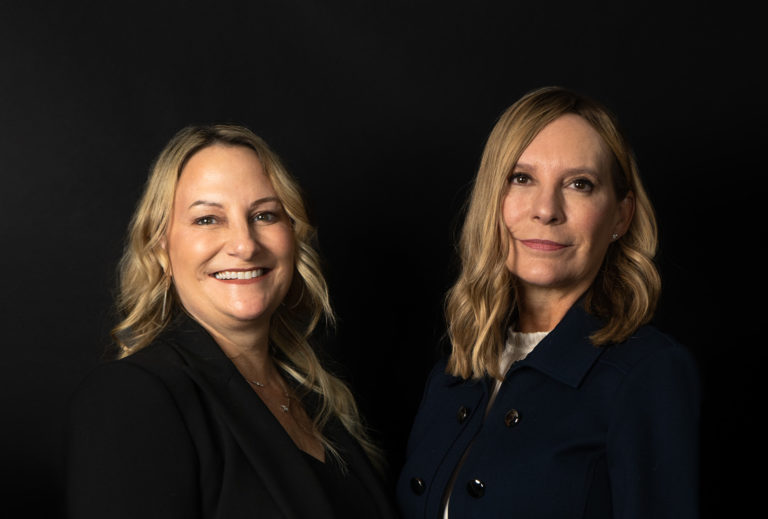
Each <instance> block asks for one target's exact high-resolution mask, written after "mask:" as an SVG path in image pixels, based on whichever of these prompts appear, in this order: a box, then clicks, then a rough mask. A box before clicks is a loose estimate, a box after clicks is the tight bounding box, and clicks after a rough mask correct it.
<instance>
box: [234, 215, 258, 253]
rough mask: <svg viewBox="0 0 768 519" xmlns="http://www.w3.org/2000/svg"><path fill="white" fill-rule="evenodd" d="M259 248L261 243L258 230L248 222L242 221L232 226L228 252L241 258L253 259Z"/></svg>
mask: <svg viewBox="0 0 768 519" xmlns="http://www.w3.org/2000/svg"><path fill="white" fill-rule="evenodd" d="M259 250H261V244H260V243H259V239H258V235H257V233H256V230H255V229H254V228H253V227H252V226H251V225H249V224H248V222H242V223H240V224H237V225H234V226H232V227H231V228H230V235H229V240H228V243H227V253H228V254H229V255H230V256H234V257H237V258H240V259H246V260H247V259H251V258H252V257H253V256H254V255H255V254H256V253H257V252H258V251H259Z"/></svg>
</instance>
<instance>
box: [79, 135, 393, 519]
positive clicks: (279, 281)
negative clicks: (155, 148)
mask: <svg viewBox="0 0 768 519" xmlns="http://www.w3.org/2000/svg"><path fill="white" fill-rule="evenodd" d="M313 233H314V231H313V229H312V227H311V226H310V225H309V223H308V221H307V216H306V211H305V209H304V204H303V201H302V199H301V195H300V192H299V189H298V186H297V184H296V183H295V181H294V180H293V179H292V177H291V176H289V174H288V173H287V171H286V170H285V169H284V168H283V166H282V165H281V163H280V161H279V159H278V157H277V156H276V155H275V154H274V153H273V152H272V151H271V150H270V149H269V148H268V146H267V145H266V144H265V143H264V142H263V141H262V140H261V139H260V138H259V137H257V136H256V135H254V134H253V133H251V132H250V131H249V130H247V129H245V128H242V127H237V126H228V125H219V126H209V127H189V128H185V129H183V130H182V131H180V132H179V133H178V134H177V135H176V136H175V137H174V138H173V139H172V140H171V141H170V143H169V144H168V145H167V146H166V148H165V149H164V150H163V151H162V153H161V154H160V156H159V157H158V159H157V161H156V163H155V164H154V167H153V169H152V172H151V174H150V177H149V180H148V182H147V185H146V188H145V191H144V194H143V196H142V198H141V200H140V202H139V205H138V208H137V210H136V212H135V214H134V217H133V219H132V221H131V225H130V230H129V236H128V242H127V245H126V249H125V253H124V255H123V258H122V261H121V264H120V291H119V297H118V308H119V310H120V313H121V316H122V321H121V322H120V323H119V324H118V325H117V326H116V328H115V329H114V333H113V334H114V337H115V340H116V343H117V344H118V346H119V348H120V352H119V355H118V357H119V360H114V361H111V362H107V363H105V364H103V365H101V366H99V367H97V368H96V369H95V370H94V371H93V372H92V373H91V374H90V375H89V376H88V377H86V379H85V380H84V382H83V383H82V384H81V386H80V387H79V389H78V391H77V392H76V394H75V396H74V398H73V400H72V405H71V425H70V430H69V440H68V442H69V449H68V475H67V476H68V484H67V485H68V487H67V497H68V513H69V516H70V517H72V518H100V519H102V518H106V517H109V518H111V519H113V518H122V517H125V518H128V517H132V518H133V517H142V518H151V517H157V518H163V519H171V518H179V519H182V518H183V519H190V518H214V517H217V518H227V519H230V518H238V517H243V518H246V517H247V518H254V517H291V518H297V519H298V518H309V517H312V518H317V517H325V518H335V517H380V518H391V517H394V516H395V513H394V507H393V506H392V505H391V504H390V501H389V499H388V496H387V493H386V491H385V490H384V488H383V487H382V485H381V482H380V480H379V476H378V473H377V471H376V470H375V469H374V466H373V463H372V461H371V460H374V462H375V461H376V460H377V459H379V458H378V457H379V454H378V452H377V450H376V448H375V447H374V446H373V445H372V444H371V442H370V440H369V439H368V437H367V435H366V433H365V430H364V428H363V426H362V424H361V421H360V417H359V415H358V412H357V409H356V406H355V402H354V399H353V397H352V395H351V393H350V391H349V390H348V389H347V387H346V386H345V385H344V384H343V383H342V382H341V381H340V380H339V379H337V378H336V377H334V376H333V375H331V374H330V373H328V372H327V371H326V370H325V369H324V368H323V367H322V365H321V364H320V362H319V361H318V358H317V356H316V355H315V352H314V350H313V348H312V347H311V346H310V344H309V337H310V335H311V333H312V331H313V330H314V328H315V326H316V325H317V323H318V322H319V320H320V319H322V318H326V319H329V320H332V318H333V315H332V312H331V308H330V305H329V298H328V293H327V287H326V284H325V281H324V279H323V276H322V274H321V272H320V269H319V261H318V258H317V255H316V253H315V251H314V250H313V248H312V247H311V245H310V242H311V240H312V238H313Z"/></svg>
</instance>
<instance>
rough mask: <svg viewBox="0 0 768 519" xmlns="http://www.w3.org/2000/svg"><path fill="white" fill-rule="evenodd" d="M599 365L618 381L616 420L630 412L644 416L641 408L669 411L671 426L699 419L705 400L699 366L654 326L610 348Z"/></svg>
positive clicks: (680, 347) (614, 400)
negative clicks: (702, 395)
mask: <svg viewBox="0 0 768 519" xmlns="http://www.w3.org/2000/svg"><path fill="white" fill-rule="evenodd" d="M598 362H599V364H600V365H601V366H602V367H603V369H604V370H606V371H610V372H613V373H614V375H613V376H611V377H610V378H612V379H613V380H614V381H615V382H616V384H615V385H613V391H612V393H613V397H612V398H613V402H614V404H615V407H616V409H615V410H616V411H617V412H616V415H615V416H616V418H621V417H622V416H624V415H625V414H626V413H625V412H629V409H634V411H633V413H634V415H635V418H637V416H638V415H642V414H643V413H642V412H639V411H638V410H639V409H645V410H654V412H656V413H661V412H662V410H664V409H666V410H668V411H669V413H668V414H669V416H670V417H669V419H668V420H667V423H670V421H672V420H680V419H682V417H683V416H686V417H689V418H690V420H689V421H690V423H695V421H696V420H697V418H696V416H697V415H698V408H699V406H700V400H701V377H700V372H699V366H698V363H697V362H696V360H695V358H694V357H693V355H692V354H691V352H690V351H689V350H688V348H686V347H685V346H683V345H682V344H680V343H679V342H677V341H676V340H675V339H673V338H672V337H670V336H669V335H667V334H665V333H663V332H661V331H659V330H658V329H657V328H655V327H654V326H644V327H642V328H640V329H639V330H637V332H636V333H635V334H633V335H632V336H631V337H630V338H629V339H628V340H626V341H625V342H623V343H620V344H614V345H612V346H608V347H607V349H606V351H605V352H604V354H603V355H602V356H601V357H600V359H599V361H598ZM620 408H623V409H624V411H619V410H618V409H620ZM673 410H674V411H673ZM673 416H674V418H673ZM625 418H626V417H625ZM635 418H633V419H635ZM648 419H649V420H650V419H651V418H650V417H649V418H648Z"/></svg>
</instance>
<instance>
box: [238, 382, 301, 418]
mask: <svg viewBox="0 0 768 519" xmlns="http://www.w3.org/2000/svg"><path fill="white" fill-rule="evenodd" d="M248 382H250V383H251V384H253V385H254V386H256V387H257V388H258V389H264V388H265V387H267V385H266V384H264V383H263V382H259V381H258V380H249V381H248ZM283 396H285V398H286V400H287V402H286V403H285V404H278V405H279V406H280V410H281V411H282V412H284V413H287V412H288V411H290V410H291V395H289V394H288V391H285V390H283Z"/></svg>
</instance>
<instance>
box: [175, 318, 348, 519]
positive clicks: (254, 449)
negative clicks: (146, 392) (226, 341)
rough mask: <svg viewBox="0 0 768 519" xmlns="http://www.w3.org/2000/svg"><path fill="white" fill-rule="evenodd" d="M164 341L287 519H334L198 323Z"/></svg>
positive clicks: (292, 448) (314, 483) (287, 443)
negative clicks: (176, 355) (181, 358)
mask: <svg viewBox="0 0 768 519" xmlns="http://www.w3.org/2000/svg"><path fill="white" fill-rule="evenodd" d="M173 335H174V336H172V337H168V339H167V340H168V342H172V343H173V344H174V346H175V348H176V349H177V351H178V352H179V354H180V355H181V356H182V357H183V358H184V360H185V362H186V366H185V368H184V369H185V371H186V372H187V374H188V376H189V377H190V379H192V380H193V381H194V382H195V384H196V385H197V386H198V387H199V389H200V392H201V394H203V395H204V397H205V398H206V400H207V401H208V403H209V405H210V406H211V409H212V410H213V412H214V413H215V414H216V416H217V417H218V418H219V419H220V420H221V421H222V422H223V423H224V424H226V427H227V428H228V429H229V430H230V431H231V433H232V436H233V437H234V438H235V441H237V443H238V444H239V446H240V448H241V449H242V451H243V453H245V456H246V458H247V459H248V461H249V462H250V464H251V465H252V466H253V469H254V470H255V472H256V473H257V474H258V477H259V479H260V480H261V482H262V483H263V485H264V487H265V488H266V489H267V491H268V492H269V493H270V495H271V496H272V498H273V499H274V501H275V502H276V503H277V504H278V506H279V507H280V508H281V509H282V510H283V511H284V513H285V516H286V517H288V518H294V517H295V518H299V517H318V518H326V517H327V518H329V519H330V518H333V517H334V515H333V511H332V509H331V504H330V503H329V501H328V499H327V497H326V496H325V494H324V492H323V491H322V486H321V484H320V482H319V481H318V480H317V477H316V476H315V473H314V472H313V471H312V469H311V468H310V467H309V465H308V464H307V462H306V461H305V460H304V459H303V455H302V454H301V452H300V451H299V449H298V448H297V447H296V445H295V444H294V443H293V440H291V438H290V436H288V434H287V433H286V432H285V430H284V429H283V428H282V426H281V425H280V423H279V422H278V421H277V420H276V419H275V417H274V416H272V413H271V412H270V411H269V409H267V407H266V406H265V405H264V403H263V402H262V401H261V399H259V397H258V396H257V395H256V394H254V392H253V390H252V389H251V387H250V386H249V385H248V383H247V382H246V381H245V380H244V379H243V377H242V376H241V375H240V373H239V372H238V371H237V370H236V368H235V367H234V365H233V364H232V363H231V361H230V360H229V359H227V358H226V356H225V355H224V353H223V352H222V351H221V349H219V347H218V346H217V345H216V343H215V342H214V341H213V339H212V338H211V337H210V335H208V333H207V332H205V330H203V329H202V328H201V327H200V326H199V325H198V324H197V323H194V322H187V323H183V324H182V325H181V327H180V328H179V329H177V330H176V331H175V333H174V334H173Z"/></svg>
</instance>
